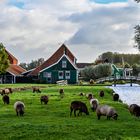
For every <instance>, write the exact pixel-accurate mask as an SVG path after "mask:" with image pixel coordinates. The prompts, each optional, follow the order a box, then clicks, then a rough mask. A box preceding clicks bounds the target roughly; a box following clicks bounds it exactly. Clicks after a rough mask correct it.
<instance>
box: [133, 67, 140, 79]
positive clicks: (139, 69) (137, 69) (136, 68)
mask: <svg viewBox="0 0 140 140" xmlns="http://www.w3.org/2000/svg"><path fill="white" fill-rule="evenodd" d="M132 68H133V75H134V76H138V74H139V73H140V65H138V64H133V65H132Z"/></svg>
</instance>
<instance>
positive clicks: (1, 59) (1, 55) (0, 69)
mask: <svg viewBox="0 0 140 140" xmlns="http://www.w3.org/2000/svg"><path fill="white" fill-rule="evenodd" d="M8 67H9V59H8V55H7V53H6V52H5V48H4V46H3V44H2V43H0V74H2V73H5V72H6V69H7V68H8Z"/></svg>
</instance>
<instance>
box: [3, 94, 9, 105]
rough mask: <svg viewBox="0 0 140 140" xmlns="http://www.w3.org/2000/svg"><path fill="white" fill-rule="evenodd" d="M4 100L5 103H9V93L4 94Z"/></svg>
mask: <svg viewBox="0 0 140 140" xmlns="http://www.w3.org/2000/svg"><path fill="white" fill-rule="evenodd" d="M2 100H3V102H4V104H9V103H10V99H9V96H8V95H3V97H2Z"/></svg>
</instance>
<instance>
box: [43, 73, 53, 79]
mask: <svg viewBox="0 0 140 140" xmlns="http://www.w3.org/2000/svg"><path fill="white" fill-rule="evenodd" d="M43 77H45V78H51V77H52V73H51V72H44V73H43Z"/></svg>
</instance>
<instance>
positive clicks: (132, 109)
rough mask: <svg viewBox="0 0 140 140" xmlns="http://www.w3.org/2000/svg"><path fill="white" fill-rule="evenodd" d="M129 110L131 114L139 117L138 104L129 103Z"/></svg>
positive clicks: (139, 109) (139, 108) (139, 107)
mask: <svg viewBox="0 0 140 140" xmlns="http://www.w3.org/2000/svg"><path fill="white" fill-rule="evenodd" d="M129 112H130V113H131V115H134V116H136V117H140V106H139V105H137V104H131V105H130V106H129Z"/></svg>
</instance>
